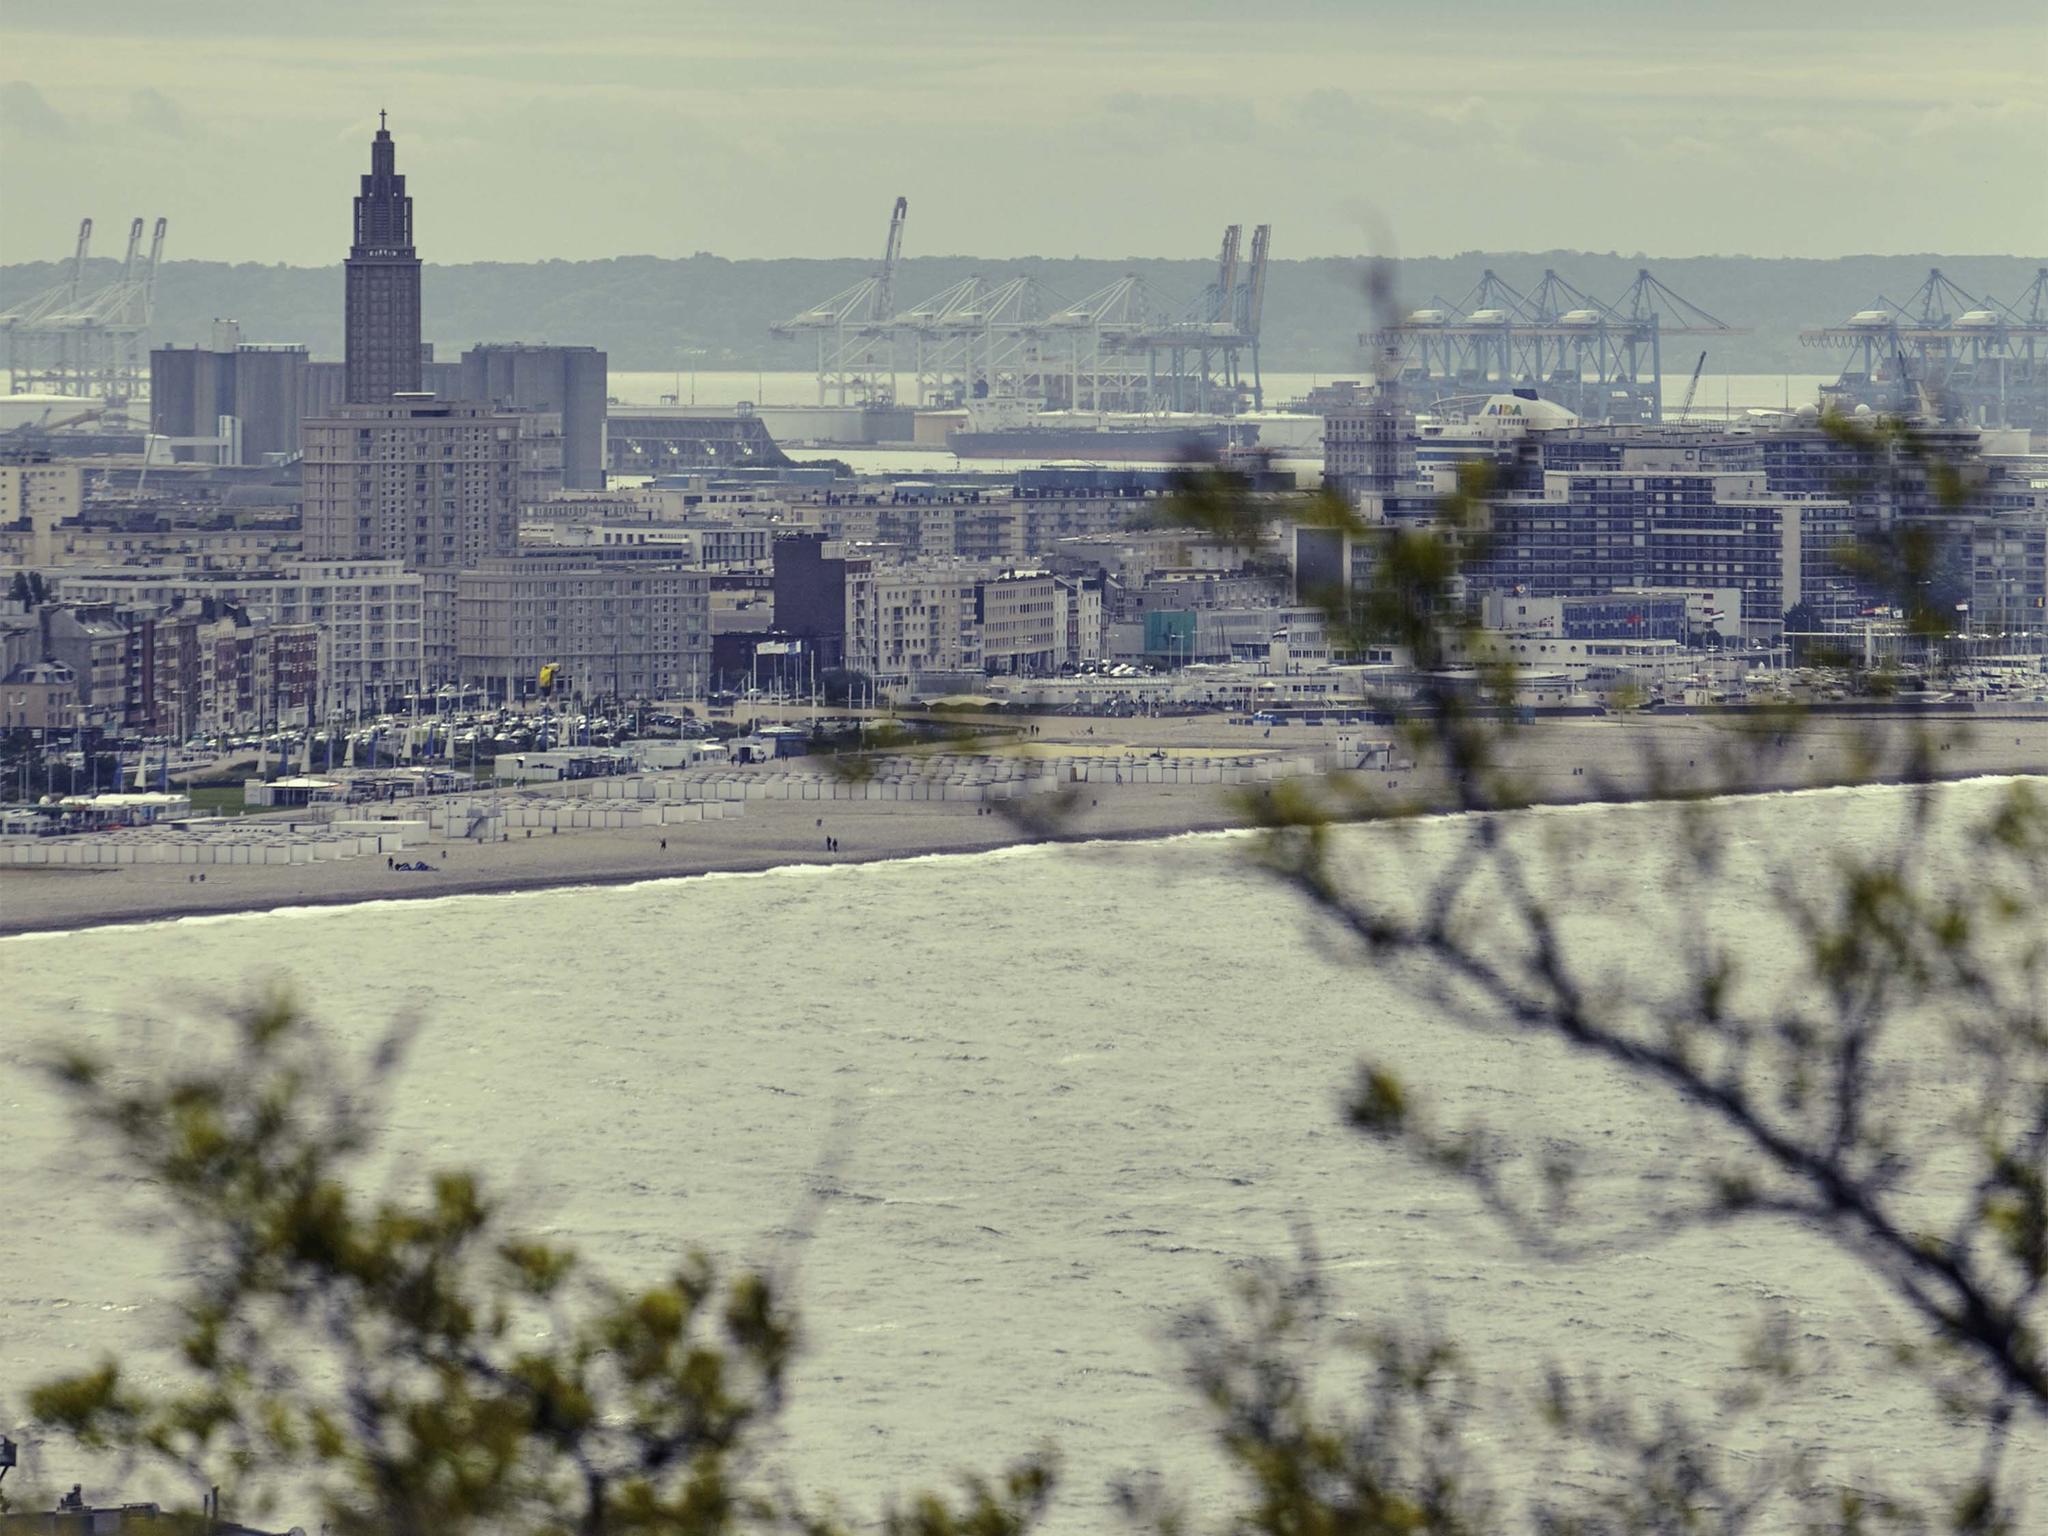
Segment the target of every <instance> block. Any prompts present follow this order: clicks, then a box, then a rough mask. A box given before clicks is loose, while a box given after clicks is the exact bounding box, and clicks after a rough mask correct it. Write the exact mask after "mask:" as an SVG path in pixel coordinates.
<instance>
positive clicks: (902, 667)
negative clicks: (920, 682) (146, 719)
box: [846, 557, 996, 684]
mask: <svg viewBox="0 0 2048 1536" xmlns="http://www.w3.org/2000/svg"><path fill="white" fill-rule="evenodd" d="M994 574H996V573H995V572H993V571H991V570H989V569H988V568H987V567H986V566H981V565H976V564H971V563H968V562H964V561H936V560H932V561H920V562H917V563H915V564H904V565H897V564H891V563H888V562H886V561H881V560H876V559H874V558H871V557H869V558H855V559H848V560H847V562H846V665H847V667H848V668H849V669H851V670H853V671H855V672H860V673H864V674H865V675H867V676H868V677H870V678H872V679H874V680H875V681H876V682H878V683H882V684H898V683H904V682H907V681H909V680H910V679H911V678H913V677H915V676H917V675H919V674H922V673H976V674H978V673H979V672H980V671H981V669H982V652H981V624H980V620H979V617H978V612H979V605H980V593H981V584H982V582H983V581H984V580H986V579H988V578H989V577H991V576H992V575H994Z"/></svg>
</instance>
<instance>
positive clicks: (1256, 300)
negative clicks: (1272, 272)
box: [1244, 224, 1273, 336]
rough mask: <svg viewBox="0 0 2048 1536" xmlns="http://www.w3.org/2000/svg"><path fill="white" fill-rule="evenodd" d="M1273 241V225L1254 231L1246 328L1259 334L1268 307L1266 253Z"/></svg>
mask: <svg viewBox="0 0 2048 1536" xmlns="http://www.w3.org/2000/svg"><path fill="white" fill-rule="evenodd" d="M1272 243H1273V226H1272V225H1270V224H1261V225H1260V226H1259V227H1258V228H1257V229H1255V230H1253V231H1252V275H1251V282H1250V284H1249V286H1248V288H1247V290H1246V293H1245V304H1244V330H1245V334H1246V335H1248V336H1256V335H1258V334H1259V318H1260V315H1261V313H1262V312H1263V311H1264V309H1265V307H1266V253H1267V251H1268V250H1269V249H1270V248H1271V246H1272Z"/></svg>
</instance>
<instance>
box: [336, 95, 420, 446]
mask: <svg viewBox="0 0 2048 1536" xmlns="http://www.w3.org/2000/svg"><path fill="white" fill-rule="evenodd" d="M397 156H398V149H397V146H396V145H395V144H393V143H392V140H391V133H390V131H389V130H388V129H387V128H385V126H384V114H383V113H382V112H379V113H378V114H377V136H376V138H375V139H373V140H372V141H371V143H370V173H369V174H368V175H367V176H365V177H363V179H362V190H361V191H360V192H359V193H358V194H357V196H356V203H355V240H354V241H353V243H352V244H351V245H350V246H349V252H348V261H347V263H346V264H345V278H346V284H347V309H348V314H347V325H346V339H345V346H346V357H345V359H344V361H345V366H346V370H347V382H346V385H345V390H346V394H347V397H348V401H349V403H351V404H362V405H376V404H381V403H383V402H385V401H388V400H389V399H390V398H391V397H392V396H393V395H404V394H416V393H418V392H419V388H420V259H419V255H418V253H417V252H415V251H414V249H413V244H412V199H411V198H410V197H407V196H406V195H405V178H404V177H403V176H401V175H399V174H398V160H397Z"/></svg>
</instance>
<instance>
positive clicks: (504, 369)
mask: <svg viewBox="0 0 2048 1536" xmlns="http://www.w3.org/2000/svg"><path fill="white" fill-rule="evenodd" d="M460 370H461V371H460V378H459V382H458V384H457V386H456V393H457V395H458V396H459V397H460V398H461V399H464V400H483V401H489V402H490V403H491V404H493V405H496V406H500V407H503V408H505V409H509V410H517V411H543V412H549V413H552V414H554V415H556V416H558V417H560V418H561V440H562V463H561V485H562V487H563V488H565V489H568V490H572V491H601V490H603V489H604V482H605V442H604V431H605V397H606V395H607V393H608V391H609V390H610V387H611V386H610V372H609V367H608V363H607V359H606V357H605V354H604V353H602V352H600V351H599V350H598V349H597V348H595V347H554V346H529V345H525V344H523V343H496V342H494V343H488V344H484V345H479V346H474V347H471V348H470V349H469V350H468V351H467V352H465V353H463V354H462V362H461V364H460Z"/></svg>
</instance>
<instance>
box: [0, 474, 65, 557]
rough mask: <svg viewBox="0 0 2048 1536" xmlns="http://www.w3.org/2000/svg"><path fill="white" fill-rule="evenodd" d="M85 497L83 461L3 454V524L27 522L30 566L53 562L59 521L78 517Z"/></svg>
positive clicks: (0, 486) (0, 482)
mask: <svg viewBox="0 0 2048 1536" xmlns="http://www.w3.org/2000/svg"><path fill="white" fill-rule="evenodd" d="M84 501H85V466H84V465H82V464H71V463H63V462H55V463H53V462H52V461H51V460H49V459H47V458H43V457H39V456H38V457H27V456H12V457H7V458H0V525H4V524H13V523H25V524H27V531H28V550H27V557H28V558H27V561H26V564H27V565H28V567H29V569H31V570H38V569H41V568H42V567H43V566H46V565H49V564H51V563H52V559H53V556H54V552H55V548H56V531H57V525H58V524H59V523H62V522H69V521H73V520H75V519H76V518H77V517H78V514H79V511H80V509H81V508H82V507H83V505H84Z"/></svg>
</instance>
